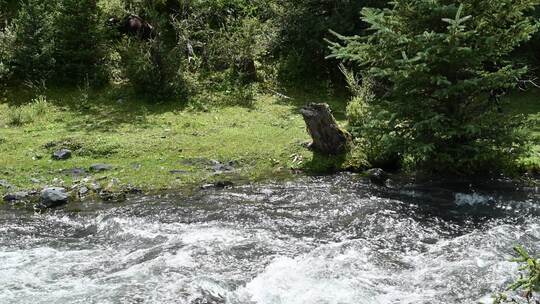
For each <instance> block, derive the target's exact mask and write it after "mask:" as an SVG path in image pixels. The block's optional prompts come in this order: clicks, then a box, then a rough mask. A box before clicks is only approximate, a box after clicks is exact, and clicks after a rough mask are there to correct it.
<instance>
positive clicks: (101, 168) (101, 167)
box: [90, 164, 113, 172]
mask: <svg viewBox="0 0 540 304" xmlns="http://www.w3.org/2000/svg"><path fill="white" fill-rule="evenodd" d="M112 168H113V166H111V165H107V164H93V165H91V166H90V171H92V172H103V171H109V170H112Z"/></svg>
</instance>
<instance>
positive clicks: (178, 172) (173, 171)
mask: <svg viewBox="0 0 540 304" xmlns="http://www.w3.org/2000/svg"><path fill="white" fill-rule="evenodd" d="M169 173H171V174H188V172H187V171H185V170H171V171H169Z"/></svg>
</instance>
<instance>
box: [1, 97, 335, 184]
mask: <svg viewBox="0 0 540 304" xmlns="http://www.w3.org/2000/svg"><path fill="white" fill-rule="evenodd" d="M46 96H47V97H39V98H34V99H33V100H32V101H31V102H30V103H25V104H20V105H19V104H18V102H20V100H27V99H29V97H28V96H24V94H22V93H18V94H14V95H13V96H12V97H8V98H7V99H6V100H4V101H3V102H2V103H0V180H5V181H7V182H9V183H10V184H11V185H13V186H15V187H16V188H18V189H39V188H40V187H42V186H44V185H64V186H67V187H69V186H70V185H72V184H73V183H74V182H77V181H79V180H81V179H83V178H84V177H85V176H87V175H89V176H91V178H92V180H97V181H98V182H99V183H101V184H103V185H107V184H108V183H110V181H111V180H112V179H116V180H117V181H118V184H121V185H132V186H134V187H136V188H139V189H143V190H163V189H183V188H186V187H191V186H197V185H201V184H204V183H211V182H214V181H216V180H250V181H252V180H260V179H264V178H268V177H274V176H287V175H290V174H291V170H290V168H306V167H307V168H309V167H310V161H311V158H312V154H311V152H309V151H307V149H305V147H304V146H303V143H305V142H307V141H308V140H309V136H308V134H307V132H306V130H305V125H304V122H303V120H302V117H301V116H300V114H299V113H298V107H299V106H300V105H302V104H305V103H306V102H308V101H312V99H311V97H310V96H306V95H299V96H297V98H296V99H295V100H294V101H291V100H286V99H282V98H279V97H275V96H272V95H259V96H257V97H256V98H255V101H254V102H253V104H252V105H251V106H247V107H242V106H220V107H215V106H209V107H208V109H205V108H204V107H202V106H194V105H180V104H174V103H162V104H160V103H158V104H155V103H151V102H148V101H144V100H140V99H136V98H130V97H126V96H124V97H122V96H117V95H115V94H114V92H100V93H99V94H88V93H87V92H83V91H76V90H75V91H72V92H65V91H54V90H50V91H48V92H47V93H46ZM319 100H320V101H323V100H324V101H330V102H331V103H332V102H333V103H334V104H335V105H336V106H335V108H336V109H337V116H338V117H340V118H344V115H343V114H344V113H343V106H342V105H343V102H342V101H339V100H332V99H330V98H327V97H324V98H320V99H319ZM339 105H341V106H339ZM61 148H67V149H70V150H71V151H72V152H73V155H72V157H71V158H70V159H68V160H65V161H56V160H52V157H51V155H52V153H53V152H54V151H56V150H58V149H61ZM218 162H219V164H218ZM96 163H101V164H108V165H111V166H112V167H113V168H114V169H113V170H110V171H106V172H99V173H93V172H87V174H84V173H83V174H80V173H81V172H77V170H73V169H85V170H86V171H88V168H89V167H90V166H91V165H92V164H96ZM220 167H222V168H220ZM79 171H80V170H79ZM0 191H6V190H5V189H4V190H2V187H0Z"/></svg>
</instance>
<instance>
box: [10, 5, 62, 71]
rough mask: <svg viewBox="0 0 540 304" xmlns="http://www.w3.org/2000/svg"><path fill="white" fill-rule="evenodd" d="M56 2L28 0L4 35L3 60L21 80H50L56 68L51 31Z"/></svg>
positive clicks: (52, 33)
mask: <svg viewBox="0 0 540 304" xmlns="http://www.w3.org/2000/svg"><path fill="white" fill-rule="evenodd" d="M55 8H56V2H55V1H40V0H27V1H24V2H22V3H21V7H20V9H19V11H18V14H17V17H16V18H15V19H14V21H13V22H12V25H11V27H10V28H9V29H8V31H12V35H7V36H3V38H4V39H7V41H6V40H4V39H2V40H4V41H2V44H3V46H2V48H4V49H3V53H4V54H3V56H2V57H3V58H2V59H0V60H2V62H5V64H6V65H7V66H8V68H9V69H10V70H11V71H12V73H13V77H15V78H16V79H18V80H21V81H40V80H42V79H47V78H49V77H50V76H51V75H52V74H53V72H54V66H55V63H56V61H55V58H54V51H55V45H54V41H55V39H54V38H55V37H54V32H53V30H52V25H53V22H54V11H55Z"/></svg>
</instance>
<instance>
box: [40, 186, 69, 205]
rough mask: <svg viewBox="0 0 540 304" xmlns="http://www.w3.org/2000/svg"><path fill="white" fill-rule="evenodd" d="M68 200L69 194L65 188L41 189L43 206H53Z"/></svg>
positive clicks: (41, 203)
mask: <svg viewBox="0 0 540 304" xmlns="http://www.w3.org/2000/svg"><path fill="white" fill-rule="evenodd" d="M67 202H68V194H67V192H66V189H64V188H57V187H51V188H45V189H43V190H42V191H41V202H40V205H39V207H41V208H53V207H57V206H60V205H63V204H66V203H67Z"/></svg>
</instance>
